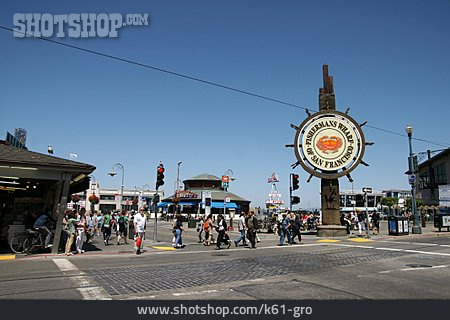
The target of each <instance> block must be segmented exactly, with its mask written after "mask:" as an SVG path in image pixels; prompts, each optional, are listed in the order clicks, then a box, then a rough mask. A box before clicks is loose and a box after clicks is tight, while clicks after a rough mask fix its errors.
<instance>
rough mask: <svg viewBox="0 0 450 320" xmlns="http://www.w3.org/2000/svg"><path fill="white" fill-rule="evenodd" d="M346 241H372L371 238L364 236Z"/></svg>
mask: <svg viewBox="0 0 450 320" xmlns="http://www.w3.org/2000/svg"><path fill="white" fill-rule="evenodd" d="M348 241H353V242H373V240H370V239H365V238H354V239H348Z"/></svg>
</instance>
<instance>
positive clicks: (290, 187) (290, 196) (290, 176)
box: [289, 173, 292, 211]
mask: <svg viewBox="0 0 450 320" xmlns="http://www.w3.org/2000/svg"><path fill="white" fill-rule="evenodd" d="M289 211H292V173H290V174H289Z"/></svg>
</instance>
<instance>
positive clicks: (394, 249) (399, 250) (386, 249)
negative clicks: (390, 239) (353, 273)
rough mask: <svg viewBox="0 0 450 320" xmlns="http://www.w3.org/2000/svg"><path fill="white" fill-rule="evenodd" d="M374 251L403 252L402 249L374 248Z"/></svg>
mask: <svg viewBox="0 0 450 320" xmlns="http://www.w3.org/2000/svg"><path fill="white" fill-rule="evenodd" d="M374 249H377V250H386V251H404V249H397V248H383V247H381V248H380V247H374Z"/></svg>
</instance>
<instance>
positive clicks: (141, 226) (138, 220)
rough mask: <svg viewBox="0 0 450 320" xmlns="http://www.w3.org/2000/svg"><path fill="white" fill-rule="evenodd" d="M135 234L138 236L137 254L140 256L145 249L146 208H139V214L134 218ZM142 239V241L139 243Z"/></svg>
mask: <svg viewBox="0 0 450 320" xmlns="http://www.w3.org/2000/svg"><path fill="white" fill-rule="evenodd" d="M133 223H134V232H135V234H136V244H139V246H138V245H136V254H140V253H141V250H142V249H143V248H144V233H145V225H146V223H147V217H146V216H145V213H144V208H139V213H137V214H136V215H135V216H134V220H133ZM138 239H140V241H138Z"/></svg>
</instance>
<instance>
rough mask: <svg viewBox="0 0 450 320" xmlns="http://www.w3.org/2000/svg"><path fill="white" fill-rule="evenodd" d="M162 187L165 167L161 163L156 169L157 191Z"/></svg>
mask: <svg viewBox="0 0 450 320" xmlns="http://www.w3.org/2000/svg"><path fill="white" fill-rule="evenodd" d="M162 185H164V166H163V164H162V163H160V164H159V166H158V168H157V169H156V189H158V188H159V187H160V186H162Z"/></svg>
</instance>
